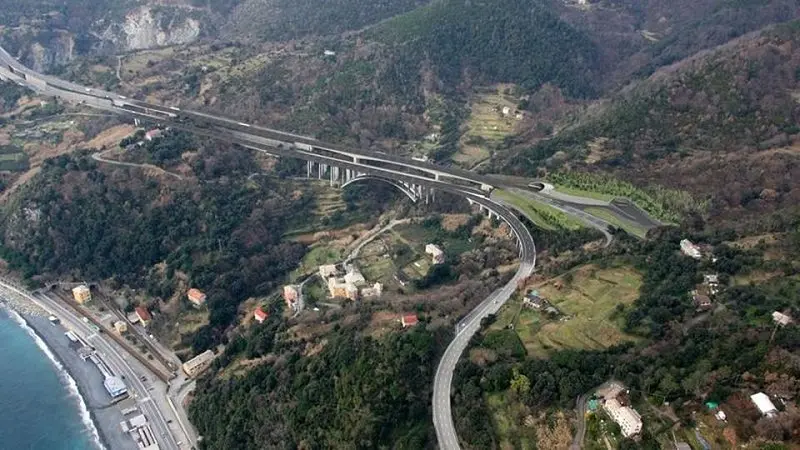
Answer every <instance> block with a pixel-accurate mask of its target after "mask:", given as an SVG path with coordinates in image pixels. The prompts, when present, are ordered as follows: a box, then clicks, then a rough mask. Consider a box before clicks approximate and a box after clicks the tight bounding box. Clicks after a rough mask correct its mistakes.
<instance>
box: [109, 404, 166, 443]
mask: <svg viewBox="0 0 800 450" xmlns="http://www.w3.org/2000/svg"><path fill="white" fill-rule="evenodd" d="M133 411H134V412H136V411H138V410H137V409H133ZM119 426H120V427H121V428H122V431H123V432H124V433H127V434H129V435H130V436H131V438H133V440H134V441H135V442H136V445H137V446H138V447H139V449H141V450H159V446H158V442H157V441H156V436H155V434H153V430H152V429H151V428H150V424H148V423H147V418H146V417H145V416H144V414H138V415H136V416H133V417H131V418H130V419H126V420H123V421H122V422H120V424H119Z"/></svg>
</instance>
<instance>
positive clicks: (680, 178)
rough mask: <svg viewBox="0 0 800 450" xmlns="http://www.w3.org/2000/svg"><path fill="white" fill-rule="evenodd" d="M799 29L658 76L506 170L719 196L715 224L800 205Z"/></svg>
mask: <svg viewBox="0 0 800 450" xmlns="http://www.w3.org/2000/svg"><path fill="white" fill-rule="evenodd" d="M799 65H800V23H798V22H793V23H791V24H789V25H782V26H779V27H778V28H775V29H771V30H768V31H765V32H763V33H762V34H759V35H757V36H753V37H748V38H746V39H742V40H739V41H735V42H733V43H731V44H729V45H726V46H723V47H722V48H719V49H717V50H715V51H714V52H712V53H709V54H705V55H698V56H697V57H694V58H690V59H688V60H686V61H683V62H681V63H678V64H675V65H673V66H671V67H669V68H665V69H662V70H660V71H658V72H656V73H655V74H654V75H653V76H651V77H650V78H649V79H647V80H646V81H644V82H642V83H640V84H635V85H633V86H630V87H629V89H626V90H625V91H623V92H622V93H621V94H619V95H617V96H615V97H614V98H612V99H611V100H610V101H609V102H607V103H606V104H604V105H602V106H600V107H599V108H594V109H590V110H589V113H588V114H586V115H585V116H584V117H583V118H581V119H579V120H578V121H577V122H576V123H575V124H574V125H573V126H571V127H569V128H567V129H566V130H564V131H563V132H561V133H560V134H558V135H557V136H556V137H555V138H553V139H550V140H547V141H543V142H541V143H539V144H537V145H535V146H533V147H532V148H529V149H526V150H523V151H521V152H520V153H519V154H518V155H517V156H516V157H514V158H512V159H511V160H509V161H508V162H506V163H505V166H504V167H505V169H506V170H509V171H512V172H516V173H527V174H534V173H536V172H537V170H539V168H545V167H547V168H549V169H551V170H552V169H559V168H560V169H573V170H586V171H592V172H604V173H611V174H613V175H615V176H618V177H620V178H623V179H627V180H630V181H633V182H634V183H638V184H640V185H652V184H658V185H663V186H667V187H671V188H676V189H681V190H686V191H690V192H691V193H693V194H694V195H695V196H696V197H697V198H700V199H702V198H711V199H712V200H713V202H712V210H711V211H710V214H711V216H712V217H715V216H718V215H721V216H724V217H733V216H735V215H738V214H741V213H743V212H745V213H761V212H765V211H775V210H778V209H782V208H789V207H795V206H798V203H799V202H800V190H798V189H797V188H796V186H794V185H793V183H792V182H791V180H793V179H796V177H797V176H798V174H797V173H796V172H795V169H794V167H795V166H796V161H797V159H798V156H800V154H798V150H797V140H798V136H797V135H798V133H800V128H798V125H797V124H798V121H799V120H800V103H798V100H797V96H798V89H799V88H800V72H798V66H799Z"/></svg>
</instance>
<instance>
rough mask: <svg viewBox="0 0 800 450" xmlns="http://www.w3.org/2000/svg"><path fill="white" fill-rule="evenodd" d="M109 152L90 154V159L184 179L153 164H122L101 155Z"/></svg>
mask: <svg viewBox="0 0 800 450" xmlns="http://www.w3.org/2000/svg"><path fill="white" fill-rule="evenodd" d="M111 150H113V149H111ZM111 150H106V151H104V152H100V153H93V154H92V159H94V160H95V161H98V162H102V163H106V164H113V165H117V166H124V167H136V168H139V169H145V170H153V171H155V172H158V173H161V174H164V175H167V176H170V177H174V178H176V179H178V180H183V179H184V178H183V177H182V176H181V175H178V174H177V173H173V172H170V171H168V170H165V169H162V168H161V167H158V166H154V165H153V164H138V163H129V162H122V161H116V160H113V159H108V158H105V157H104V156H103V155H104V154H105V153H108V152H110V151H111Z"/></svg>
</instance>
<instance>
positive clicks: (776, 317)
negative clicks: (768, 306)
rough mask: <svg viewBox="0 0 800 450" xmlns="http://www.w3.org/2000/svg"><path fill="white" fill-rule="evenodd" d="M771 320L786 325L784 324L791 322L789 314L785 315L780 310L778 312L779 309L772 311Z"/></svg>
mask: <svg viewBox="0 0 800 450" xmlns="http://www.w3.org/2000/svg"><path fill="white" fill-rule="evenodd" d="M772 320H773V321H774V322H775V323H777V324H779V325H783V326H786V325H789V324H790V323H792V318H791V316H787V315H786V314H784V313H782V312H779V311H774V312H773V313H772Z"/></svg>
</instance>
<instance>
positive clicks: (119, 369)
mask: <svg viewBox="0 0 800 450" xmlns="http://www.w3.org/2000/svg"><path fill="white" fill-rule="evenodd" d="M0 291H3V292H5V293H7V294H9V295H16V296H19V297H23V298H25V299H26V300H28V301H30V302H33V303H35V304H37V305H38V306H39V307H41V308H42V309H44V310H46V311H49V312H50V313H51V314H53V315H55V316H56V317H58V318H59V319H60V320H61V321H62V323H64V324H66V325H67V326H68V327H69V328H70V329H71V330H72V331H74V332H75V333H76V334H78V335H79V336H80V337H82V338H83V339H85V340H86V342H89V343H91V344H92V346H94V347H95V349H96V350H97V352H98V354H99V355H100V356H101V357H102V359H103V361H104V362H105V363H106V364H107V365H108V366H109V367H110V368H111V370H113V371H114V373H115V374H117V375H124V376H125V384H126V385H127V387H128V391H129V392H130V393H131V395H132V396H133V397H134V398H135V399H136V402H137V405H138V406H139V409H140V410H141V411H142V412H143V413H144V414H145V416H146V417H147V419H148V422H149V424H150V426H151V428H152V430H153V434H154V435H155V437H156V440H157V441H158V443H159V446H160V448H162V449H166V450H178V449H179V448H180V447H179V446H178V444H177V442H176V440H175V438H174V436H173V435H172V432H171V431H170V429H169V425H168V424H167V420H168V419H167V418H166V417H165V416H164V414H163V413H162V411H161V409H160V408H159V407H158V406H157V405H156V404H155V403H154V400H153V399H152V398H151V397H150V396H148V393H149V390H148V388H147V386H145V384H144V383H143V382H142V381H141V380H140V378H139V377H140V376H142V371H141V370H140V371H136V370H134V369H133V368H132V367H131V366H130V364H129V363H128V360H127V359H126V357H125V356H124V354H123V353H121V352H120V351H119V350H118V349H117V348H116V347H115V346H114V345H113V344H112V343H110V342H108V341H107V340H106V339H104V338H103V337H102V336H101V335H99V334H97V333H96V332H95V331H94V330H92V329H91V328H89V326H88V324H86V323H84V322H83V321H82V320H81V319H80V318H79V317H78V316H77V314H75V313H74V312H73V311H72V310H70V309H69V308H68V307H66V306H63V305H61V304H60V303H59V302H58V301H57V300H55V299H52V298H50V297H48V296H46V295H43V294H31V293H29V292H27V291H25V290H23V289H21V288H18V287H16V286H14V285H12V284H10V283H7V282H5V281H0Z"/></svg>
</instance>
